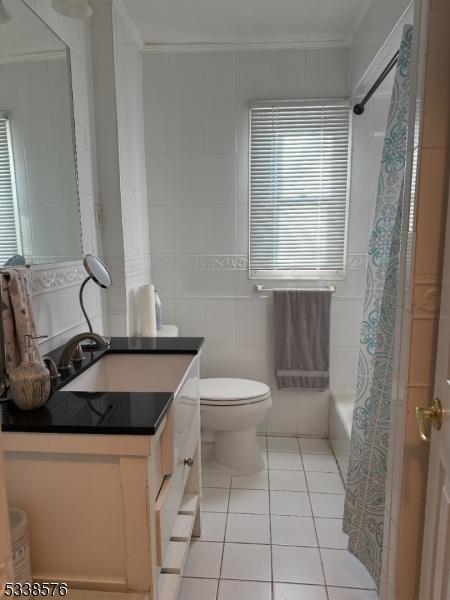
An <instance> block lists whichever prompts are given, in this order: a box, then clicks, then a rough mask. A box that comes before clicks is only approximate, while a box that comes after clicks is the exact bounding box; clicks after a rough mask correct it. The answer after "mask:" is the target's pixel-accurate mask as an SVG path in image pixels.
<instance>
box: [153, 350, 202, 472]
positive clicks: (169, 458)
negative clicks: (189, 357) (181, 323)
mask: <svg viewBox="0 0 450 600" xmlns="http://www.w3.org/2000/svg"><path fill="white" fill-rule="evenodd" d="M198 386H199V361H198V358H197V357H196V358H194V360H193V361H192V363H191V366H190V367H189V370H188V372H187V375H186V378H185V380H184V382H183V384H182V385H181V387H180V389H179V390H178V391H177V393H176V395H175V398H174V400H173V402H172V405H171V407H170V409H169V411H168V415H167V424H166V426H165V428H164V431H163V433H162V435H161V464H162V471H163V473H164V475H170V474H172V473H173V471H174V468H175V465H176V464H177V459H178V458H179V457H180V454H181V452H184V447H185V444H186V441H187V438H188V435H189V431H190V429H191V426H192V424H193V422H194V419H196V418H197V417H198V416H199V414H200V399H199V391H198Z"/></svg>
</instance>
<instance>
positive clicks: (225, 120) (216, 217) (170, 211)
mask: <svg viewBox="0 0 450 600" xmlns="http://www.w3.org/2000/svg"><path fill="white" fill-rule="evenodd" d="M346 80H347V51H346V49H333V50H308V51H306V50H292V51H260V52H205V53H147V54H144V121H145V135H146V164H147V178H148V179H147V186H148V198H149V219H150V247H151V254H152V274H153V279H154V282H155V284H156V285H157V287H158V288H159V291H160V293H161V295H162V299H163V312H164V320H165V321H166V322H169V323H176V324H177V325H178V326H179V328H180V333H181V334H182V335H204V336H206V340H207V342H206V350H205V353H204V355H203V361H202V376H204V377H213V376H238V377H244V378H254V379H258V380H261V381H264V382H266V383H268V384H271V385H273V383H274V382H273V376H272V370H273V369H272V330H271V298H270V297H269V298H266V297H261V296H259V295H257V294H256V293H255V291H254V285H255V283H266V284H267V285H272V286H273V285H277V283H278V285H280V282H273V281H272V282H261V281H258V282H256V281H249V280H248V276H247V259H246V256H247V249H248V241H247V228H248V175H247V174H248V105H249V102H250V101H251V100H254V99H264V98H288V99H289V98H320V97H322V98H323V97H345V96H346V95H347V87H346ZM386 107H387V101H385V100H384V99H380V100H377V101H375V102H374V104H373V105H372V106H371V107H369V108H368V110H367V112H366V113H365V115H364V116H363V117H360V118H359V120H355V122H354V152H353V178H352V195H351V206H350V218H349V240H348V252H349V255H348V263H347V275H346V279H345V281H342V282H336V288H337V291H336V294H335V295H334V297H333V306H332V325H331V365H332V367H331V386H332V389H337V390H352V389H354V386H355V380H356V361H357V351H358V337H359V325H360V315H361V309H362V298H363V294H364V279H365V253H366V250H367V239H368V231H369V218H370V209H371V202H372V198H373V193H372V192H373V188H372V173H373V170H374V168H375V167H374V165H376V163H377V162H378V160H379V153H380V151H381V145H380V139H381V138H380V139H378V137H377V136H379V135H381V134H380V132H383V131H384V126H385V125H384V124H385V120H386ZM375 170H376V169H375ZM333 283H335V282H333ZM281 284H282V285H283V286H285V285H290V283H289V282H281ZM291 285H292V284H291ZM294 285H295V283H294ZM273 403H274V406H273V409H272V411H271V413H270V415H269V417H268V421H267V423H266V424H264V427H265V428H266V430H267V431H269V432H271V433H279V434H298V433H300V434H304V435H326V433H327V426H328V396H327V395H320V394H301V395H299V394H297V393H296V392H277V391H274V395H273Z"/></svg>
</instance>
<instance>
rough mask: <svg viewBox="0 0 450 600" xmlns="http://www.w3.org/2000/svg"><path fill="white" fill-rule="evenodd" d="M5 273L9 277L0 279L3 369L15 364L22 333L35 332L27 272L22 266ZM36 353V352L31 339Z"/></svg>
mask: <svg viewBox="0 0 450 600" xmlns="http://www.w3.org/2000/svg"><path fill="white" fill-rule="evenodd" d="M5 271H7V272H8V273H9V279H7V278H6V277H0V281H1V316H2V321H3V335H4V343H5V358H6V371H7V373H11V371H12V370H13V369H14V368H15V367H17V366H18V365H19V364H20V362H21V360H22V357H23V354H24V350H25V346H24V336H25V335H28V334H29V335H33V336H34V335H36V326H35V322H34V315H33V309H32V306H31V272H30V270H29V269H27V268H26V267H15V268H8V269H3V272H5ZM33 346H34V349H35V350H36V353H37V354H36V356H38V357H39V356H40V352H39V349H38V346H37V343H36V340H33Z"/></svg>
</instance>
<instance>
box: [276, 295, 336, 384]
mask: <svg viewBox="0 0 450 600" xmlns="http://www.w3.org/2000/svg"><path fill="white" fill-rule="evenodd" d="M330 304H331V291H328V290H317V291H301V290H280V291H274V293H273V326H274V327H273V328H274V342H275V377H276V381H277V385H278V388H279V389H280V390H283V389H300V390H317V391H320V390H326V389H328V386H329V380H330V376H329V354H330Z"/></svg>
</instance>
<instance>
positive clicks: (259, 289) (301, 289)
mask: <svg viewBox="0 0 450 600" xmlns="http://www.w3.org/2000/svg"><path fill="white" fill-rule="evenodd" d="M292 290H295V291H296V292H331V293H332V294H333V293H334V292H335V291H336V288H335V287H334V285H327V286H325V287H295V288H294V287H286V288H266V287H264V286H263V285H261V284H260V283H257V284H255V291H256V292H290V291H292Z"/></svg>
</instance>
